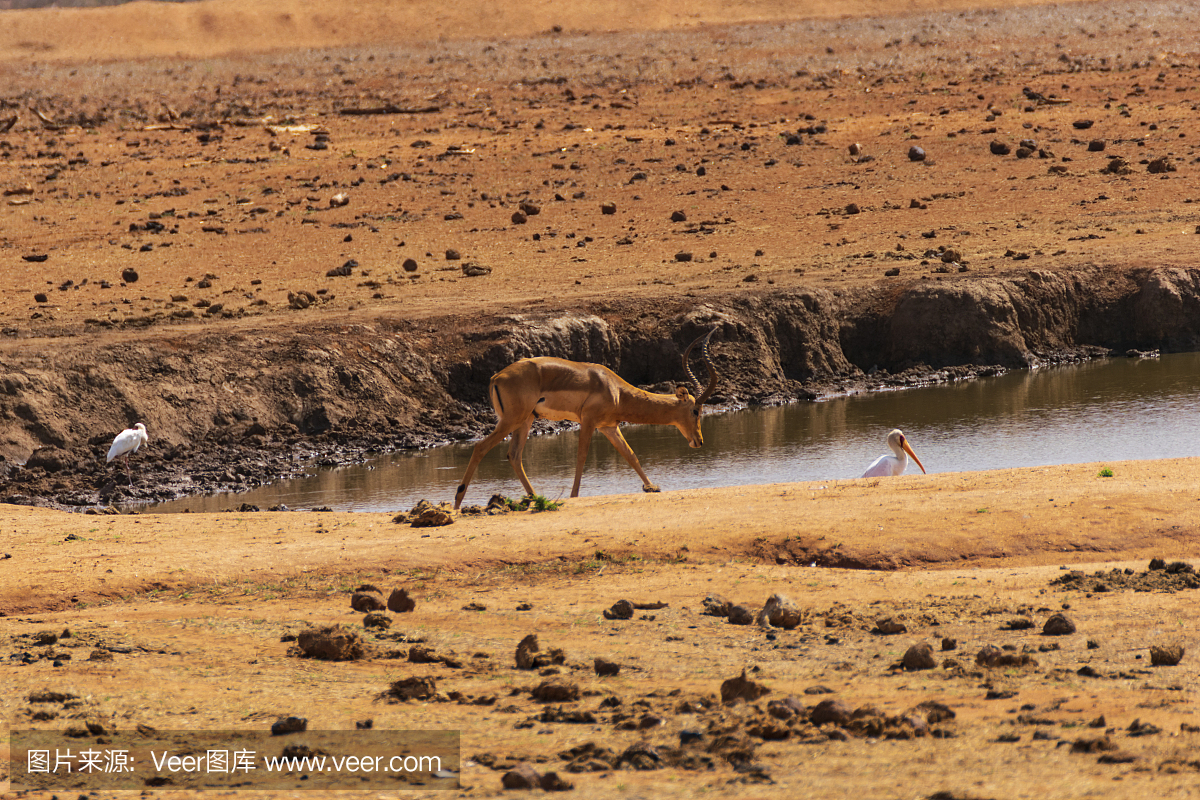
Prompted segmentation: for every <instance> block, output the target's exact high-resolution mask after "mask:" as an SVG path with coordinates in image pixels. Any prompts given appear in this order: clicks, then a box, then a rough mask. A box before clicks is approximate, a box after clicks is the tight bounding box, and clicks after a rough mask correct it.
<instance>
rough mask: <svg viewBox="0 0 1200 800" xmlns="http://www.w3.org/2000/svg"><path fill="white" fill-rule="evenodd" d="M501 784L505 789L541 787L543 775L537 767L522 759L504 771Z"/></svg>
mask: <svg viewBox="0 0 1200 800" xmlns="http://www.w3.org/2000/svg"><path fill="white" fill-rule="evenodd" d="M500 785H501V786H503V787H504V788H505V789H540V788H541V786H542V776H541V775H540V774H539V773H538V771H537V770H536V769H534V768H533V767H532V766H530V765H529V764H527V763H526V762H524V761H522V762H521V763H520V764H517V765H516V766H515V767H513V768H512V769H510V770H509V771H508V772H506V773H504V777H502V778H501V779H500Z"/></svg>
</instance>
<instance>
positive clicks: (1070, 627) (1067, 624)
mask: <svg viewBox="0 0 1200 800" xmlns="http://www.w3.org/2000/svg"><path fill="white" fill-rule="evenodd" d="M1074 632H1075V623H1074V622H1072V621H1071V619H1070V618H1069V617H1068V616H1067V615H1066V614H1054V615H1053V616H1051V617H1050V619H1048V620H1046V624H1045V625H1043V626H1042V635H1043V636H1067V635H1070V634H1072V633H1074Z"/></svg>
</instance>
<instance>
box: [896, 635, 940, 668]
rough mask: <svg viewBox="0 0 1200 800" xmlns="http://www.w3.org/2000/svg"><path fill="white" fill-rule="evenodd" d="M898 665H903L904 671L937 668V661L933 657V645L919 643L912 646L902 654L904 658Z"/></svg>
mask: <svg viewBox="0 0 1200 800" xmlns="http://www.w3.org/2000/svg"><path fill="white" fill-rule="evenodd" d="M900 663H902V664H903V665H904V668H905V669H906V670H910V671H913V670H919V669H933V668H934V667H936V666H937V659H935V658H934V657H933V645H931V644H929V642H920V643H918V644H914V645H913V646H912V647H910V648H908V650H906V651H905V652H904V657H903V658H901V660H900Z"/></svg>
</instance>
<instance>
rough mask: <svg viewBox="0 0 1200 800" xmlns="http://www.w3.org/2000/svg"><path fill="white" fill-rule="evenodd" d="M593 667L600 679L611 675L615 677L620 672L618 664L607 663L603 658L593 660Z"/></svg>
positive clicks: (613, 662)
mask: <svg viewBox="0 0 1200 800" xmlns="http://www.w3.org/2000/svg"><path fill="white" fill-rule="evenodd" d="M593 666H594V667H595V670H596V674H597V675H599V676H600V677H602V678H606V677H609V676H611V675H616V674H617V673H619V672H620V671H621V665H620V664H618V663H616V662H615V661H609V660H607V659H604V658H597V659H595V661H594V662H593Z"/></svg>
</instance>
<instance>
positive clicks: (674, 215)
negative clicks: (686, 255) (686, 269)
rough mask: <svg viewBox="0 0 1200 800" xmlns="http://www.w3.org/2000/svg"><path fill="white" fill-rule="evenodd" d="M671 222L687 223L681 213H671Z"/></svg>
mask: <svg viewBox="0 0 1200 800" xmlns="http://www.w3.org/2000/svg"><path fill="white" fill-rule="evenodd" d="M671 222H687V214H685V213H684V212H682V211H672V212H671ZM676 260H680V259H676Z"/></svg>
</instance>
